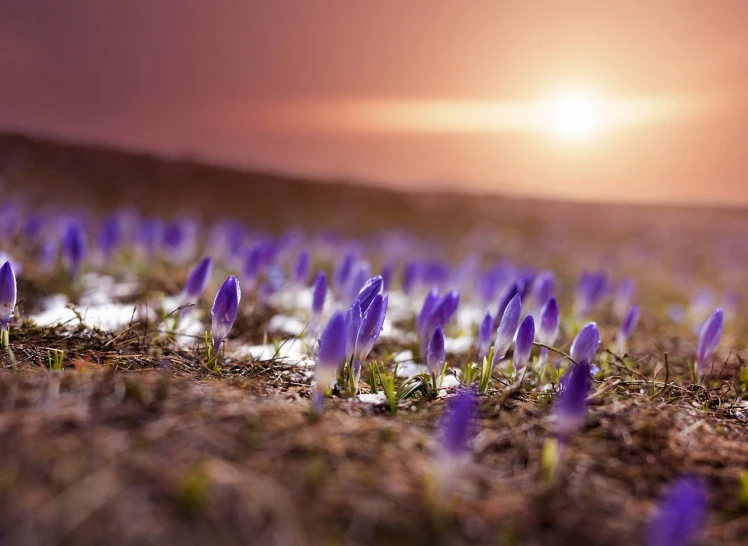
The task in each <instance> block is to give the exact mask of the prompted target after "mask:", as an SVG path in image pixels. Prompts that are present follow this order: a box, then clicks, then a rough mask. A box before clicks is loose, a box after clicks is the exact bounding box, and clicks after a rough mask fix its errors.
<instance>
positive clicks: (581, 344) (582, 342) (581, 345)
mask: <svg viewBox="0 0 748 546" xmlns="http://www.w3.org/2000/svg"><path fill="white" fill-rule="evenodd" d="M599 346H600V330H598V328H597V324H595V323H594V322H590V323H589V324H587V325H586V326H585V327H584V328H582V329H581V330H580V331H579V333H578V334H577V337H575V338H574V341H573V342H572V343H571V349H570V355H571V358H572V360H573V361H574V362H576V363H577V364H586V365H588V366H589V365H590V364H592V362H593V361H594V360H595V354H596V353H597V348H598V347H599Z"/></svg>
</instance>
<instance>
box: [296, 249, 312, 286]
mask: <svg viewBox="0 0 748 546" xmlns="http://www.w3.org/2000/svg"><path fill="white" fill-rule="evenodd" d="M311 268H312V259H311V255H310V253H309V250H304V251H302V252H301V253H300V254H299V257H298V258H296V263H295V264H294V267H293V275H292V277H291V280H292V282H293V283H294V284H295V285H298V286H303V285H305V284H306V283H307V281H308V280H309V274H310V273H311Z"/></svg>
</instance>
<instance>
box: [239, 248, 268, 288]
mask: <svg viewBox="0 0 748 546" xmlns="http://www.w3.org/2000/svg"><path fill="white" fill-rule="evenodd" d="M262 253H263V250H262V245H255V246H253V247H252V249H251V250H250V251H249V252H248V253H247V257H246V258H245V259H244V265H243V266H242V276H243V278H244V280H245V282H247V283H248V286H254V285H255V284H256V283H257V279H258V277H259V276H260V273H261V272H262V268H263V265H264V264H263V258H262Z"/></svg>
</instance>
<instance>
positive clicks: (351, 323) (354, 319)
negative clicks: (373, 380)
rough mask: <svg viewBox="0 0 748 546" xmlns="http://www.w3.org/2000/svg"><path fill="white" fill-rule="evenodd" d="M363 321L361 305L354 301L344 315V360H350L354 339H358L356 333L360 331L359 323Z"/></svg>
mask: <svg viewBox="0 0 748 546" xmlns="http://www.w3.org/2000/svg"><path fill="white" fill-rule="evenodd" d="M363 319H364V317H363V313H362V312H361V304H360V303H359V301H358V300H354V302H353V305H351V306H350V307H349V308H348V313H346V315H345V326H346V332H347V333H346V344H345V359H346V360H350V359H351V357H352V356H353V352H354V351H355V350H356V339H358V332H359V331H360V330H361V322H362V321H363Z"/></svg>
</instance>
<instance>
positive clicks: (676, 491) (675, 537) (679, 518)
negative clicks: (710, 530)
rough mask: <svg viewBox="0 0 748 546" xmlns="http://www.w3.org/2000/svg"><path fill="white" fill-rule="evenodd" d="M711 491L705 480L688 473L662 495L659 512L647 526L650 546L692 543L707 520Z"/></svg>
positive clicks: (679, 545)
mask: <svg viewBox="0 0 748 546" xmlns="http://www.w3.org/2000/svg"><path fill="white" fill-rule="evenodd" d="M706 515H707V495H706V486H705V485H704V483H703V481H702V480H700V479H699V478H697V477H695V476H685V477H682V478H680V479H679V480H677V481H676V482H675V483H673V484H672V485H671V486H670V487H669V488H668V489H667V491H666V492H665V494H664V495H663V496H662V498H661V499H660V503H659V506H658V509H657V515H656V516H655V518H654V519H653V520H652V522H651V523H650V524H649V527H648V529H647V531H648V532H647V544H648V546H688V545H689V544H693V542H694V540H695V539H696V538H698V536H699V535H700V534H701V533H702V531H703V529H704V526H705V524H706Z"/></svg>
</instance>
